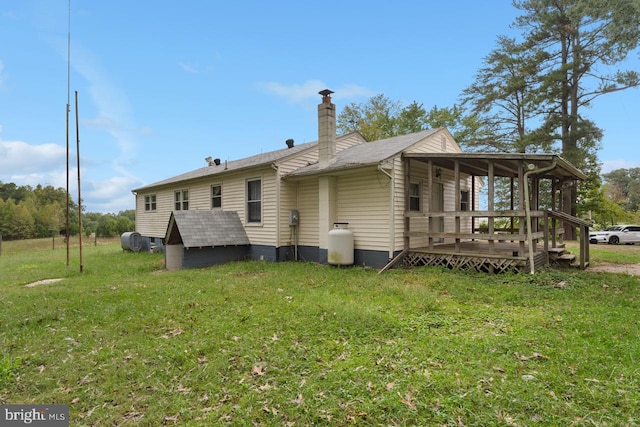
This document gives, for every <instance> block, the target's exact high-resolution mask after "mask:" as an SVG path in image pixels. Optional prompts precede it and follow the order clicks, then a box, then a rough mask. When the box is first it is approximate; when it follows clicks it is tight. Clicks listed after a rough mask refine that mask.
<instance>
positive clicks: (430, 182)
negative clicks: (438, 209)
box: [423, 159, 434, 249]
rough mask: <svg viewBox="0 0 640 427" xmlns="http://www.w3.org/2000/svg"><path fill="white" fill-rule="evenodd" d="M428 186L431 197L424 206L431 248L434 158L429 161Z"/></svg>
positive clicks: (428, 242)
mask: <svg viewBox="0 0 640 427" xmlns="http://www.w3.org/2000/svg"><path fill="white" fill-rule="evenodd" d="M427 186H428V187H429V197H427V198H426V200H425V204H424V205H423V206H425V210H426V213H427V236H428V238H427V245H428V247H429V249H433V235H432V233H433V225H434V219H433V216H431V213H432V211H433V209H432V207H433V203H432V201H433V160H431V159H429V162H428V163H427Z"/></svg>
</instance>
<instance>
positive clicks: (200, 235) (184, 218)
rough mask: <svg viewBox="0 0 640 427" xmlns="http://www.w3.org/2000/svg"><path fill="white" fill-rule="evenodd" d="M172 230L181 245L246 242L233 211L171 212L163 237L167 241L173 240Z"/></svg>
mask: <svg viewBox="0 0 640 427" xmlns="http://www.w3.org/2000/svg"><path fill="white" fill-rule="evenodd" d="M176 229H177V231H178V233H179V236H180V238H181V240H182V244H183V245H184V247H185V248H196V247H208V246H235V245H248V244H249V238H248V237H247V233H246V232H245V230H244V227H243V226H242V221H240V217H239V216H238V213H237V212H235V211H173V212H172V213H171V218H170V219H169V226H168V227H167V233H166V236H165V237H166V240H167V243H176V242H175V240H177V238H178V236H177V234H176V233H175V230H176Z"/></svg>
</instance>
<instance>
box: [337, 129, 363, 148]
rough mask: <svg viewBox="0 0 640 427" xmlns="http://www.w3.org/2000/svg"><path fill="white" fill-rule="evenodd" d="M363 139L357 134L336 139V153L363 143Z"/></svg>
mask: <svg viewBox="0 0 640 427" xmlns="http://www.w3.org/2000/svg"><path fill="white" fill-rule="evenodd" d="M365 142H367V141H365V139H364V138H363V137H362V135H360V134H359V133H351V134H348V135H343V136H339V137H338V138H336V152H340V151H342V150H344V149H345V148H349V147H353V146H354V145H359V144H362V143H365Z"/></svg>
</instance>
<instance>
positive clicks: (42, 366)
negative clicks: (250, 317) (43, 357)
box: [38, 365, 44, 374]
mask: <svg viewBox="0 0 640 427" xmlns="http://www.w3.org/2000/svg"><path fill="white" fill-rule="evenodd" d="M43 372H44V365H40V366H38V373H39V374H41V373H43Z"/></svg>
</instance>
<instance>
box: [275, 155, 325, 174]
mask: <svg viewBox="0 0 640 427" xmlns="http://www.w3.org/2000/svg"><path fill="white" fill-rule="evenodd" d="M317 161H318V150H309V151H305V152H303V153H300V155H298V156H295V157H292V158H289V159H287V160H285V161H282V162H279V163H278V170H279V171H280V174H282V175H286V174H288V173H289V172H291V171H294V170H296V169H298V168H301V167H304V166H307V165H308V164H311V163H316V162H317Z"/></svg>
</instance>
